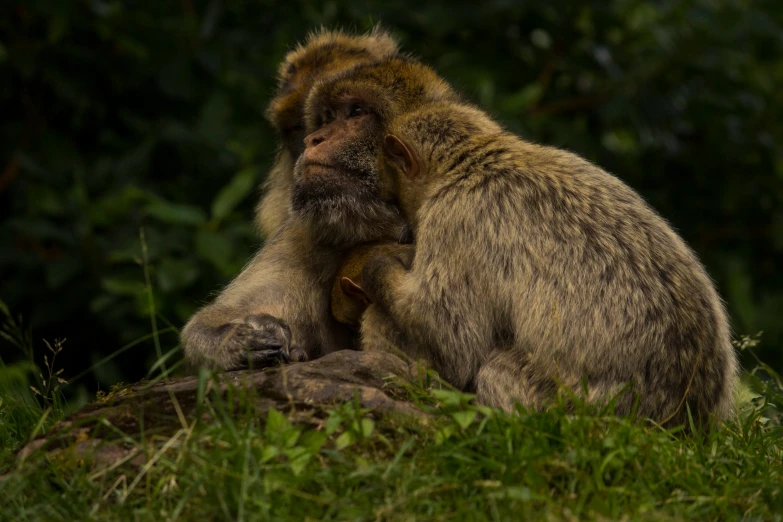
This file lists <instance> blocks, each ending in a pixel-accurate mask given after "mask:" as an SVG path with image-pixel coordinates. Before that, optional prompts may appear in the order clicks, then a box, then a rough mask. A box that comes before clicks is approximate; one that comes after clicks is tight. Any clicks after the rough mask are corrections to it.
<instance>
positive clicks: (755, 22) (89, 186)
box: [0, 0, 783, 433]
mask: <svg viewBox="0 0 783 522" xmlns="http://www.w3.org/2000/svg"><path fill="white" fill-rule="evenodd" d="M2 12H3V16H2V17H0V79H1V80H2V83H0V85H2V88H0V104H2V107H3V112H2V116H3V117H2V118H1V119H0V133H1V134H2V141H1V142H0V150H2V154H0V276H1V279H2V286H1V287H0V298H2V299H3V300H5V302H6V303H8V305H9V306H10V308H11V309H12V310H13V311H14V313H18V312H21V313H22V314H23V315H25V317H28V316H29V317H30V318H31V319H32V324H33V327H34V332H35V335H36V338H38V339H40V338H41V337H48V338H55V337H68V339H69V345H70V346H72V347H79V349H78V350H77V349H71V350H66V351H65V352H64V353H63V355H62V357H63V361H62V362H63V364H65V365H67V366H71V367H73V368H74V371H76V370H78V369H81V368H85V367H87V366H89V364H90V361H91V360H93V358H101V357H103V356H104V355H106V354H108V353H111V352H112V351H114V350H115V349H116V348H117V347H119V346H122V345H124V344H126V343H128V342H130V341H132V340H134V339H138V338H140V337H142V336H144V335H145V334H147V333H149V324H150V323H149V318H148V317H145V314H146V313H148V308H149V303H148V300H147V298H146V289H145V287H144V284H143V281H144V277H143V271H142V267H141V265H140V258H141V254H140V252H141V247H140V243H139V230H140V228H142V227H144V230H145V236H146V242H147V246H148V249H149V263H150V266H149V269H150V273H151V275H152V281H153V284H154V285H155V287H154V292H155V307H156V310H157V311H158V312H159V315H160V316H161V317H163V318H166V319H167V320H168V321H170V322H171V323H172V324H174V325H181V324H183V323H184V321H185V320H186V319H187V317H188V315H189V314H190V313H192V312H193V310H194V309H195V307H196V306H197V305H198V304H199V303H202V302H204V301H205V300H206V299H207V298H208V295H209V294H210V292H213V291H215V290H216V289H219V288H220V287H221V285H224V284H225V283H227V282H228V281H229V280H230V279H231V277H232V276H233V275H235V274H236V273H237V272H238V270H240V269H241V267H242V265H243V264H244V263H245V262H246V261H247V259H248V258H249V256H250V255H251V254H252V252H253V251H254V249H255V248H257V247H258V245H259V243H260V239H259V238H258V237H257V236H256V233H255V231H254V227H253V224H252V213H253V207H254V205H255V204H256V201H257V195H258V192H257V190H256V187H257V186H258V184H259V183H260V182H261V181H263V175H264V172H266V169H267V168H268V167H269V165H270V164H271V162H272V158H273V156H274V153H275V149H276V137H275V135H274V132H273V131H272V129H271V128H270V127H269V126H268V124H267V123H266V122H265V120H264V118H263V112H264V109H265V107H266V104H267V103H268V101H269V99H270V97H271V95H272V93H273V92H274V88H275V73H276V69H277V65H278V63H279V61H280V60H281V59H282V57H283V56H284V54H285V52H286V50H288V49H290V48H291V47H292V46H293V45H294V44H295V43H296V42H297V41H300V40H301V39H302V38H304V37H305V35H306V34H307V32H308V31H310V30H312V29H314V28H317V27H318V26H320V25H322V24H324V25H326V26H328V27H338V26H340V27H345V28H349V29H356V30H360V31H362V30H367V29H369V28H371V27H372V26H373V25H374V24H375V23H377V22H381V23H383V24H384V25H385V26H386V27H387V28H388V29H390V30H392V31H393V32H394V34H395V35H396V36H398V37H399V38H400V40H401V42H402V46H403V48H404V50H406V51H409V52H412V53H414V54H415V55H417V56H420V57H421V58H422V59H423V60H425V61H426V62H428V63H430V64H432V65H433V66H435V67H436V68H437V69H438V70H439V71H440V72H441V73H442V74H443V75H444V76H445V77H446V78H447V79H448V80H449V81H450V82H451V83H452V84H453V85H454V86H455V87H456V88H458V89H459V90H461V91H462V92H464V93H465V94H466V96H467V97H468V98H470V99H472V100H474V101H475V102H477V103H480V104H482V105H483V106H484V107H485V108H486V109H487V110H488V111H489V112H490V113H491V114H493V115H495V116H496V117H497V118H498V119H500V120H501V121H503V122H504V123H505V125H506V126H507V127H508V128H509V129H511V130H513V131H515V132H518V133H520V134H521V135H523V136H524V137H526V138H528V139H531V140H534V141H537V142H541V143H547V144H552V145H556V146H561V147H564V148H567V149H569V150H573V151H575V152H577V153H579V154H582V155H583V156H585V157H586V158H588V159H590V160H591V161H594V162H596V163H598V164H599V165H601V166H602V167H604V168H606V169H607V170H609V171H610V172H613V173H615V174H616V175H618V176H619V177H620V178H622V179H623V180H625V181H626V182H628V183H629V184H630V185H631V186H633V187H634V188H636V189H637V190H639V191H640V192H641V193H642V194H643V195H644V197H645V198H646V199H647V200H648V201H649V202H650V203H651V204H652V205H653V206H654V207H656V208H657V209H658V210H659V211H660V212H661V213H662V214H663V215H664V216H665V217H666V218H667V219H668V220H669V221H670V222H671V223H672V224H673V225H674V226H675V228H677V229H678V230H679V231H680V233H681V234H682V235H683V236H684V237H685V238H686V240H687V241H688V242H689V243H690V244H691V245H692V246H693V248H694V249H695V250H696V251H697V253H698V254H699V255H700V257H701V258H702V259H703V260H704V262H705V263H706V264H707V266H708V269H709V271H710V274H711V275H712V276H713V277H714V278H715V280H716V282H717V283H718V286H719V288H720V290H721V293H722V294H723V296H724V297H725V298H726V299H727V304H728V308H729V310H730V311H731V313H732V316H733V321H734V324H733V329H734V330H735V331H737V332H755V331H757V330H760V329H763V330H764V331H765V335H764V343H763V344H762V347H761V353H762V357H765V358H767V359H769V360H770V361H773V363H775V364H777V365H780V364H781V362H783V361H781V359H780V357H781V355H780V353H781V351H780V349H779V348H780V347H781V346H783V323H781V322H780V320H779V316H780V310H781V307H782V306H783V274H781V272H780V269H779V267H780V266H783V256H782V255H781V254H782V253H783V226H782V225H781V223H783V127H781V126H780V123H779V122H780V121H783V97H781V96H779V95H778V92H777V91H778V87H779V86H780V85H782V84H783V39H781V37H780V35H781V34H783V4H781V3H780V2H776V1H772V0H757V1H754V2H748V1H746V0H723V1H720V2H715V1H713V0H663V1H660V2H646V1H643V0H612V1H609V2H604V1H598V0H591V1H588V2H580V3H574V2H566V1H565V0H553V1H552V0H550V1H546V2H544V1H531V2H524V3H521V2H509V1H507V0H487V1H485V2H481V3H480V4H475V5H474V4H459V3H454V2H447V1H446V0H434V1H430V2H423V3H422V2H419V3H415V4H414V3H410V2H403V1H400V0H396V1H393V2H386V3H383V4H378V5H374V6H372V7H370V6H368V5H365V4H356V3H355V2H345V1H330V2H326V3H323V4H314V3H311V2H307V1H304V0H294V1H292V2H273V1H271V0H262V1H261V2H250V1H248V0H231V1H224V0H206V1H198V0H188V1H185V2H173V3H172V2H149V1H145V0H138V1H136V2H129V1H124V0H117V1H115V0H112V1H102V0H76V1H74V2H61V1H59V0H32V1H29V2H15V3H14V2H11V3H10V4H7V5H6V6H5V7H4V8H3V10H2ZM164 341H165V342H168V343H170V344H171V345H173V344H175V343H176V337H175V336H174V335H171V337H169V338H166V339H164ZM0 342H2V341H0ZM765 347H766V348H765ZM135 350H138V351H136V352H133V353H130V352H128V353H127V354H125V355H124V357H125V360H122V361H119V360H118V365H117V367H116V371H124V372H127V375H123V378H124V379H125V380H129V381H130V380H134V379H135V378H137V377H139V376H142V375H144V369H145V367H148V366H149V364H150V361H151V354H152V353H153V350H152V348H151V345H145V344H143V343H142V344H140V345H139V346H138V347H137V348H135ZM116 371H112V372H107V373H106V374H105V375H103V376H102V377H101V378H103V379H109V378H114V377H110V375H115V374H116ZM105 384H111V383H105ZM465 420H466V419H465ZM360 431H361V430H359V431H357V433H360Z"/></svg>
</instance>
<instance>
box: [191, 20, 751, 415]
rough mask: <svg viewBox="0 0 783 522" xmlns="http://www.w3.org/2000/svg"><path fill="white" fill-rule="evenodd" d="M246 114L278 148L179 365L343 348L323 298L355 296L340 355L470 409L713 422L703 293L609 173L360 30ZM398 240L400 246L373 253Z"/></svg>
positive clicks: (683, 258)
mask: <svg viewBox="0 0 783 522" xmlns="http://www.w3.org/2000/svg"><path fill="white" fill-rule="evenodd" d="M268 115H269V118H270V120H271V121H272V122H273V124H274V125H275V126H276V127H277V129H278V130H279V131H280V133H281V136H282V142H283V147H282V149H281V151H280V153H279V155H278V158H277V161H276V164H275V166H274V167H273V169H272V172H271V173H270V176H269V182H268V193H267V196H266V197H265V198H264V200H263V201H262V202H261V204H260V206H259V210H258V216H259V220H260V225H261V228H262V230H263V231H265V232H267V233H268V234H269V239H268V241H267V243H266V244H265V245H264V247H263V248H262V249H261V250H260V251H259V252H258V253H257V254H256V255H255V257H254V258H253V259H252V260H251V261H250V263H249V264H248V265H247V266H246V267H245V269H244V270H243V271H242V273H241V274H240V275H239V276H237V278H236V279H235V280H234V281H233V282H232V283H231V284H229V285H228V286H227V287H226V289H224V290H223V292H222V293H221V294H220V295H219V296H218V297H217V298H216V299H215V301H214V302H213V303H212V304H210V305H208V306H206V307H204V308H202V309H201V310H199V311H198V312H197V313H196V314H195V315H194V317H193V318H192V319H191V320H190V321H189V322H188V324H187V325H186V327H185V328H184V330H183V333H182V340H183V344H184V347H185V353H186V355H187V357H188V358H189V359H190V360H191V361H193V362H194V363H200V364H211V365H213V366H216V367H218V368H222V369H235V368H241V367H246V366H247V365H248V364H250V365H263V364H264V363H266V361H268V360H269V359H270V358H275V357H278V356H279V354H280V353H283V354H285V355H286V356H288V357H290V358H291V359H293V360H305V359H308V358H310V359H312V358H317V357H319V356H321V355H323V354H325V353H328V352H331V351H334V350H337V349H341V348H345V347H349V346H352V342H353V337H352V330H351V329H350V328H349V327H347V326H346V325H345V324H342V323H341V322H339V321H336V320H335V318H334V317H333V316H332V314H331V313H330V303H331V301H332V298H333V297H334V298H335V303H336V304H337V305H338V306H337V307H336V309H335V315H336V316H337V317H338V318H340V319H341V320H342V321H344V322H350V321H351V318H353V319H354V320H355V319H356V318H357V317H359V314H360V313H361V311H362V310H363V308H364V307H365V306H367V305H368V307H367V309H366V311H364V313H363V314H362V315H361V319H360V320H358V323H359V324H360V334H361V335H360V337H361V339H360V344H359V347H360V348H361V349H364V350H373V349H380V350H399V351H402V352H404V353H406V354H409V355H411V356H414V357H422V358H424V359H426V360H427V361H428V362H429V364H431V365H432V366H433V367H434V368H435V369H436V370H437V371H438V372H439V373H440V375H441V376H442V377H443V378H444V379H446V380H447V381H448V382H450V383H451V384H453V385H454V386H456V387H457V388H459V389H463V390H471V391H475V393H476V394H477V400H478V401H479V402H481V403H483V404H487V405H491V406H498V407H502V408H504V409H510V408H511V405H512V403H513V402H515V401H518V402H521V403H522V404H525V405H527V406H530V407H534V408H540V407H542V406H544V405H546V404H547V402H548V401H550V400H551V398H552V395H553V393H554V392H555V390H556V388H557V387H558V386H566V387H568V388H571V389H573V390H574V391H576V392H577V393H579V392H582V391H586V393H587V399H588V400H608V399H611V398H614V399H615V400H616V407H617V411H618V412H619V413H627V412H630V411H632V410H634V409H635V410H636V411H637V412H638V414H640V415H642V416H646V417H649V418H652V419H654V420H656V421H658V422H661V423H663V424H665V425H673V424H679V423H682V422H683V421H685V420H686V419H687V416H688V411H690V413H691V415H692V416H693V418H694V419H695V420H696V421H697V422H703V421H705V420H706V419H707V418H708V417H709V416H710V415H715V416H718V417H726V416H727V415H728V414H729V413H730V411H731V403H732V395H733V394H732V389H733V384H734V380H735V375H736V373H737V361H736V355H735V353H734V350H733V348H732V345H731V342H730V332H729V327H728V321H727V317H726V313H725V311H724V309H723V306H722V304H721V301H720V298H719V296H718V294H717V292H716V290H715V288H714V285H713V283H712V282H711V280H710V279H709V277H708V275H707V274H706V272H705V270H704V268H703V267H702V265H701V264H700V263H699V261H698V260H697V258H696V256H695V255H694V253H693V252H692V251H691V250H690V249H689V248H688V247H687V246H686V245H685V243H684V242H683V241H682V240H681V239H680V238H679V237H678V236H677V235H676V234H675V233H674V231H673V230H672V229H671V228H670V227H669V226H668V225H667V224H666V222H665V221H664V220H663V219H662V218H661V217H660V216H658V215H657V214H656V213H655V211H654V210H652V209H651V208H650V207H649V206H648V205H647V204H646V203H645V202H644V201H643V200H642V198H641V197H640V196H638V195H637V194H636V193H635V192H634V191H633V190H631V189H630V188H629V187H627V186H626V185H625V184H623V183H622V182H621V181H620V180H618V179H617V178H615V177H613V176H611V175H610V174H608V173H606V172H604V171H603V170H601V169H599V168H598V167H596V166H594V165H592V164H590V163H589V162H587V161H586V160H584V159H582V158H580V157H578V156H576V155H574V154H571V153H568V152H565V151H561V150H558V149H554V148H551V147H543V146H539V145H535V144H532V143H529V142H526V141H523V140H522V139H520V138H519V137H517V136H514V135H513V134H510V133H508V132H506V131H505V130H504V129H503V128H502V127H501V126H500V125H498V124H497V123H496V122H494V121H493V120H492V119H491V118H490V117H489V116H487V115H486V114H485V113H484V112H482V111H481V110H479V109H478V108H476V107H473V106H471V105H470V104H467V103H465V102H464V101H463V100H462V99H461V98H460V96H459V95H458V94H457V93H455V92H454V91H453V89H452V88H451V87H450V86H449V85H448V84H447V83H446V82H445V81H444V80H443V79H441V78H440V77H439V76H438V75H437V74H436V73H435V72H434V71H433V70H432V69H430V68H429V67H427V66H425V65H423V64H421V63H419V62H418V61H416V60H413V59H411V58H408V57H405V56H402V55H400V54H399V53H398V51H397V45H396V42H394V41H393V40H392V39H391V37H390V36H389V35H387V34H385V33H383V32H381V31H379V30H376V31H373V32H372V33H370V34H368V35H363V36H349V35H346V34H343V33H339V32H322V33H319V34H316V35H313V36H311V37H310V38H309V40H308V41H307V42H306V44H305V45H304V46H300V47H299V48H297V49H296V50H294V51H293V52H291V53H290V54H289V55H288V56H287V57H286V60H285V62H284V63H283V64H282V65H281V69H280V87H279V91H278V95H277V97H276V98H275V99H274V100H273V101H272V103H271V105H270V108H269V112H268ZM406 230H410V231H412V234H413V237H414V238H415V247H414V246H413V245H399V244H394V241H395V240H397V239H398V238H400V237H401V235H402V234H403V233H404V231H406ZM372 243H375V244H379V245H381V246H376V247H373V246H361V247H359V248H360V250H358V251H353V253H351V252H352V248H354V247H357V246H358V245H368V244H372ZM374 249H375V250H374ZM373 252H374V254H373ZM346 259H348V260H349V262H348V265H351V266H353V267H354V274H353V278H352V277H351V274H349V276H348V277H346V276H345V274H342V273H341V274H340V275H339V276H338V271H339V270H341V268H343V269H344V268H345V266H346V261H345V260H346ZM357 259H358V260H360V261H359V263H360V264H361V263H362V262H364V260H365V259H366V263H364V266H363V268H362V269H361V277H360V278H359V279H360V281H359V283H358V284H356V281H355V280H354V279H356V275H358V274H359V272H358V271H357V270H356V260H357ZM336 277H337V280H338V283H337V285H338V286H337V287H334V286H333V285H334V281H335V278H336ZM341 292H345V293H348V294H350V295H351V296H352V298H354V299H355V301H351V300H348V301H345V300H344V296H343V295H342V293H341ZM339 303H343V304H345V303H348V307H347V308H344V307H343V308H341V306H343V305H340V304H339ZM350 303H354V304H350ZM341 314H342V315H341ZM629 385H630V387H631V388H632V392H631V393H620V392H621V391H622V390H623V389H624V388H626V387H628V386H629ZM686 405H687V407H686Z"/></svg>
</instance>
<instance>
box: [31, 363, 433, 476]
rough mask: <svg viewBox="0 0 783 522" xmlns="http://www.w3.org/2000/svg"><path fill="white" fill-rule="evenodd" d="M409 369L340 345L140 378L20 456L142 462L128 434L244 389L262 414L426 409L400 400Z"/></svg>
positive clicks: (204, 414) (184, 417)
mask: <svg viewBox="0 0 783 522" xmlns="http://www.w3.org/2000/svg"><path fill="white" fill-rule="evenodd" d="M410 376H411V369H410V368H409V366H408V364H407V363H405V362H404V361H402V360H401V359H400V358H398V357H397V356H395V355H392V354H389V353H382V352H356V351H350V350H343V351H340V352H335V353H332V354H329V355H326V356H324V357H322V358H320V359H318V360H315V361H310V362H305V363H298V364H293V365H288V366H281V367H276V368H267V369H264V370H256V371H250V370H248V371H237V372H229V373H225V374H219V375H217V376H215V378H214V379H202V380H200V379H199V378H198V377H195V376H192V377H183V378H176V379H167V380H166V381H159V382H155V383H144V382H142V383H138V384H135V385H133V386H130V387H127V388H124V389H121V390H119V391H114V392H112V393H110V394H109V395H107V396H106V397H103V398H101V399H99V400H98V401H96V402H95V403H92V404H89V405H87V406H85V407H84V408H82V409H81V410H79V411H77V412H76V413H74V414H72V415H70V416H69V417H67V418H66V419H65V420H63V421H62V422H60V423H59V424H57V425H56V426H55V427H54V428H53V429H51V430H49V432H48V433H47V434H46V435H44V436H41V437H39V438H37V439H36V440H34V441H32V442H30V443H29V444H27V445H26V446H25V447H23V448H22V450H21V451H20V452H19V457H20V459H22V460H23V459H26V458H27V457H28V456H30V455H31V454H33V453H37V452H38V451H42V452H45V453H47V454H49V455H50V456H59V457H64V456H70V457H75V458H77V459H81V458H83V457H85V456H87V455H89V456H90V460H92V459H94V463H95V464H98V465H100V464H104V465H105V464H111V463H114V462H118V461H121V460H131V459H134V458H135V460H136V461H137V462H136V463H137V464H140V463H142V462H143V461H144V457H143V455H142V454H141V452H139V451H138V448H136V447H135V446H134V445H133V444H129V443H128V442H127V440H128V439H127V438H126V439H125V441H123V438H125V437H126V436H127V437H128V438H130V439H135V440H138V435H140V434H141V433H142V432H143V434H144V437H145V439H149V438H150V437H154V436H156V435H157V436H164V437H165V436H170V435H171V434H173V433H174V432H176V431H177V430H179V429H181V428H182V427H183V425H191V424H193V422H194V420H195V419H196V418H199V419H200V420H202V421H205V422H209V421H210V418H211V416H210V414H209V411H210V410H209V408H205V407H203V405H204V403H205V399H206V398H211V400H212V401H215V400H216V399H218V400H222V401H223V402H224V404H227V405H230V404H231V403H232V402H233V401H235V400H237V399H238V397H239V395H240V394H241V395H242V396H245V395H246V394H247V396H249V397H250V402H251V403H252V404H253V406H254V407H255V408H256V411H257V412H258V415H259V417H262V418H263V417H265V416H266V411H268V410H269V409H270V408H272V407H274V408H276V409H278V410H281V411H286V412H289V413H290V414H292V415H294V416H297V415H299V416H301V417H302V418H313V416H314V414H316V415H317V413H318V412H319V410H324V409H325V408H327V407H329V406H332V405H335V404H338V403H342V402H346V401H351V400H354V399H356V400H358V402H359V403H360V404H361V406H362V407H364V408H369V409H371V410H375V411H383V410H395V411H399V412H405V413H410V414H421V412H419V411H418V410H416V409H415V408H414V407H413V406H411V405H410V404H409V403H407V402H405V401H404V400H400V397H401V396H402V394H403V390H402V388H400V387H399V386H398V385H395V384H394V380H395V378H397V379H399V378H402V379H408V378H410ZM390 378H391V379H390ZM398 382H399V381H398ZM246 403H247V401H244V402H243V404H246ZM131 461H132V460H131Z"/></svg>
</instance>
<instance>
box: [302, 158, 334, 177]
mask: <svg viewBox="0 0 783 522" xmlns="http://www.w3.org/2000/svg"><path fill="white" fill-rule="evenodd" d="M303 170H304V174H305V176H306V177H310V176H318V175H319V174H333V173H335V172H339V171H340V169H339V168H337V167H335V166H334V165H329V164H326V163H318V162H315V161H308V162H307V163H305V164H304V169H303Z"/></svg>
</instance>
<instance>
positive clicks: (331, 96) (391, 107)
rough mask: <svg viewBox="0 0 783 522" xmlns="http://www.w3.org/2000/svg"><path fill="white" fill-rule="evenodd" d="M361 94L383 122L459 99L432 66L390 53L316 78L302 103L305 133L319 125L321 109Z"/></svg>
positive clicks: (386, 122)
mask: <svg viewBox="0 0 783 522" xmlns="http://www.w3.org/2000/svg"><path fill="white" fill-rule="evenodd" d="M349 96H351V97H361V98H362V99H363V100H364V101H365V102H367V103H368V104H369V105H370V107H371V109H372V110H373V112H374V113H375V114H377V115H378V116H379V117H380V119H381V122H382V123H385V124H388V123H389V122H390V121H391V120H392V119H393V118H395V117H397V116H399V115H401V114H404V113H406V112H409V111H412V110H413V109H414V108H415V107H417V106H419V105H422V104H426V103H433V102H437V101H444V100H445V101H454V102H458V101H460V97H459V95H458V94H457V93H456V92H455V91H454V90H453V89H452V88H451V86H450V85H449V84H448V83H447V82H446V81H445V80H444V79H443V78H441V77H440V76H439V75H438V74H437V73H436V72H435V70H434V69H432V68H431V67H429V66H427V65H424V64H423V63H421V62H418V61H416V60H414V59H413V58H410V57H406V56H401V55H397V56H393V57H390V58H386V59H382V60H378V61H375V62H372V63H360V64H358V65H355V66H353V67H351V68H350V69H347V70H344V71H342V72H339V73H336V74H334V75H332V76H329V77H325V78H323V79H320V80H318V81H316V82H315V83H314V84H313V87H312V88H311V90H310V94H309V95H308V97H307V101H306V103H305V124H306V127H307V130H308V132H309V131H311V130H314V129H317V128H318V127H319V117H320V110H321V109H322V108H323V107H330V106H331V105H333V104H334V103H335V102H337V101H339V100H341V99H343V98H345V97H349Z"/></svg>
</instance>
